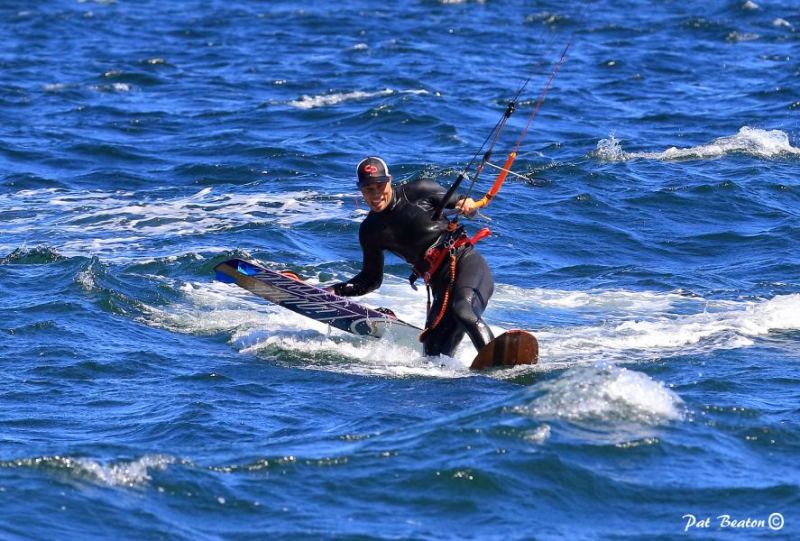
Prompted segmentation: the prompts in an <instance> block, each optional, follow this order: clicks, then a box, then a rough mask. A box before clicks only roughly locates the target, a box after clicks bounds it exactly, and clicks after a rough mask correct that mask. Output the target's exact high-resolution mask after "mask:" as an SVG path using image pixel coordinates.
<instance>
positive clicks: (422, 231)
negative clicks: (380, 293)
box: [329, 156, 494, 356]
mask: <svg viewBox="0 0 800 541" xmlns="http://www.w3.org/2000/svg"><path fill="white" fill-rule="evenodd" d="M356 172H357V175H358V188H359V190H360V191H361V194H362V195H363V196H364V200H365V201H366V203H367V205H368V206H369V208H370V212H369V214H368V215H367V217H366V218H365V219H364V221H363V222H362V223H361V227H360V228H359V233H358V238H359V242H360V243H361V249H362V251H363V263H362V269H361V272H359V273H358V274H357V275H356V276H354V277H353V278H351V279H350V280H348V281H347V282H342V283H339V284H335V285H333V286H331V287H330V288H329V290H330V291H333V292H334V293H335V294H337V295H340V296H345V297H351V296H359V295H364V294H366V293H369V292H370V291H373V290H375V289H377V288H378V287H380V285H381V283H382V281H383V265H384V257H383V251H384V250H389V251H390V252H392V253H394V254H396V255H398V256H399V257H401V258H403V259H404V260H405V261H407V262H408V263H410V264H411V265H412V266H413V268H414V274H412V280H411V281H412V285H413V282H414V279H416V277H422V278H424V279H425V282H426V283H427V285H428V286H429V288H430V292H432V296H433V303H432V304H431V303H430V302H429V310H428V318H427V322H426V329H425V331H424V332H423V334H422V335H421V337H420V340H421V341H422V342H423V351H424V353H425V355H438V354H444V355H449V356H452V355H453V352H454V350H455V349H456V346H458V344H459V342H461V339H462V338H463V337H464V333H467V334H468V335H469V337H470V339H471V340H472V343H473V344H474V346H475V349H477V350H478V351H480V350H481V348H483V346H484V345H486V344H487V343H488V342H490V341H491V340H492V339H493V338H494V337H493V335H492V331H491V330H490V329H489V326H488V325H486V323H485V322H484V321H483V319H481V315H482V314H483V311H484V310H485V309H486V305H487V303H488V302H489V298H490V297H491V296H492V293H493V292H494V279H493V278H492V273H491V271H490V270H489V267H488V265H487V264H486V260H485V259H484V258H483V256H482V255H481V254H480V253H478V251H477V250H476V249H475V247H474V246H473V244H474V242H475V241H476V240H478V237H479V235H476V237H473V238H472V239H470V238H468V237H467V235H466V234H465V232H464V230H463V227H458V228H453V227H452V226H451V227H448V225H449V224H450V223H451V222H449V221H448V220H447V218H445V217H439V218H438V219H435V218H434V214H435V211H436V208H437V207H438V206H439V204H440V203H442V200H443V198H444V197H445V196H446V192H445V189H444V188H442V187H441V186H440V185H438V184H437V183H435V182H433V181H430V180H418V181H414V182H409V183H405V184H399V185H392V175H391V174H390V173H389V167H388V166H387V165H386V162H385V161H383V160H382V159H381V158H378V157H375V156H371V157H368V158H365V159H363V160H362V161H361V162H360V163H359V164H358V167H357V168H356ZM444 207H445V208H449V209H455V210H456V211H457V212H458V213H461V214H464V215H467V216H470V215H472V214H474V213H475V211H476V210H477V207H476V205H475V201H474V200H473V199H471V198H469V197H459V196H457V195H456V194H453V195H452V196H451V197H450V200H448V201H445V202H444ZM486 234H488V230H486ZM480 238H482V237H480Z"/></svg>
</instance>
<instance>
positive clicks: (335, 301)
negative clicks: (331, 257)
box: [214, 259, 422, 348]
mask: <svg viewBox="0 0 800 541" xmlns="http://www.w3.org/2000/svg"><path fill="white" fill-rule="evenodd" d="M214 270H215V271H216V275H217V280H220V281H221V282H226V283H235V284H236V285H238V286H239V287H242V288H244V289H246V290H248V291H250V292H251V293H254V294H256V295H258V296H259V297H261V298H263V299H266V300H268V301H271V302H273V303H275V304H277V305H278V306H282V307H284V308H287V309H289V310H291V311H292V312H296V313H298V314H300V315H303V316H306V317H308V318H311V319H313V320H316V321H320V322H322V323H327V324H328V325H330V326H332V327H336V328H337V329H341V330H343V331H346V332H349V333H353V334H356V335H358V336H369V337H372V338H382V337H385V336H391V337H392V338H393V339H394V340H395V341H396V342H399V343H401V344H403V345H408V346H411V347H414V348H418V347H419V333H420V332H422V329H420V328H418V327H415V326H414V325H411V324H410V323H406V322H405V321H401V320H399V319H397V318H396V317H394V314H386V313H383V312H379V311H377V310H374V309H372V308H368V307H366V306H363V305H361V304H358V303H355V302H352V301H349V300H347V299H346V298H344V297H339V296H338V295H334V294H333V293H328V292H327V291H325V290H324V289H320V288H318V287H314V286H312V285H311V284H307V283H306V282H303V281H302V280H300V279H299V278H296V277H290V276H287V275H284V274H281V273H279V272H275V271H271V270H269V269H265V268H264V267H262V266H260V265H257V264H255V263H251V262H249V261H244V260H242V259H229V260H228V261H225V262H223V263H220V264H219V265H217V266H216V267H214Z"/></svg>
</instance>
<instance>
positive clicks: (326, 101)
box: [289, 88, 428, 109]
mask: <svg viewBox="0 0 800 541" xmlns="http://www.w3.org/2000/svg"><path fill="white" fill-rule="evenodd" d="M396 93H397V94H427V93H428V91H427V90H421V89H420V90H392V89H391V88H386V89H384V90H379V91H377V92H363V91H360V90H356V91H354V92H337V93H333V94H322V95H318V96H308V95H304V96H303V97H302V98H300V99H299V100H293V101H290V102H289V105H291V106H292V107H297V108H298V109H315V108H317V107H329V106H332V105H339V104H340V103H344V102H348V101H361V100H366V99H370V98H377V97H381V96H391V95H392V94H396Z"/></svg>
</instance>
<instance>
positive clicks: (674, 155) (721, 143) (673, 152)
mask: <svg viewBox="0 0 800 541" xmlns="http://www.w3.org/2000/svg"><path fill="white" fill-rule="evenodd" d="M728 154H750V155H752V156H756V157H759V158H776V157H781V156H800V148H797V147H794V146H792V144H791V143H790V142H789V136H788V135H787V134H786V132H783V131H781V130H762V129H759V128H751V127H749V126H743V127H742V128H740V129H739V131H738V132H737V133H736V134H735V135H729V136H725V137H720V138H718V139H715V140H713V141H712V142H710V143H708V144H705V145H698V146H695V147H688V148H677V147H670V148H668V149H666V150H664V151H662V152H625V151H623V150H622V146H621V145H620V143H619V141H618V140H617V139H616V138H615V137H614V136H613V135H610V136H609V138H608V139H602V140H600V141H599V142H598V143H597V149H596V150H595V152H594V153H593V155H594V156H595V157H597V158H599V159H601V160H604V161H611V162H619V161H627V160H631V159H634V158H643V159H648V160H664V161H668V160H685V159H708V158H719V157H722V156H726V155H728Z"/></svg>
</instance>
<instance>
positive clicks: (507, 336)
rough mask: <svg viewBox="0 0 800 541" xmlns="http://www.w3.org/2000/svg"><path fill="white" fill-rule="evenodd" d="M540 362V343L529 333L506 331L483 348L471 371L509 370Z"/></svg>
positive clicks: (471, 366)
mask: <svg viewBox="0 0 800 541" xmlns="http://www.w3.org/2000/svg"><path fill="white" fill-rule="evenodd" d="M538 360H539V343H538V342H537V341H536V337H535V336H533V335H532V334H531V333H529V332H527V331H520V330H512V331H506V332H504V333H503V334H501V335H500V336H498V337H497V338H495V339H494V340H492V341H491V342H489V343H488V344H486V345H485V346H483V348H481V350H480V351H479V352H478V355H477V356H476V357H475V360H474V361H472V364H471V365H470V367H469V368H470V370H483V369H485V368H508V367H511V366H517V365H520V364H536V362H537V361H538Z"/></svg>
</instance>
